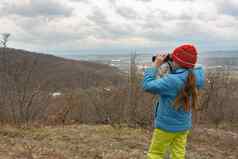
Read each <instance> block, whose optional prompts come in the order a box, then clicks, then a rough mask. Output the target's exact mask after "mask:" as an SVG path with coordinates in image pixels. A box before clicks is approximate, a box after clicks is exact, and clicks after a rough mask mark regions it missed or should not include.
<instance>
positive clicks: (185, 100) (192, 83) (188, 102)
mask: <svg viewBox="0 0 238 159" xmlns="http://www.w3.org/2000/svg"><path fill="white" fill-rule="evenodd" d="M182 105H183V107H184V111H186V112H189V111H190V110H191V108H192V109H195V110H196V109H197V105H198V89H197V87H196V77H195V75H194V73H193V71H192V70H191V69H189V70H188V77H187V80H186V82H185V85H184V87H183V88H182V89H181V91H180V93H179V94H178V95H177V97H176V98H175V101H174V107H175V108H176V109H178V108H179V107H180V106H182Z"/></svg>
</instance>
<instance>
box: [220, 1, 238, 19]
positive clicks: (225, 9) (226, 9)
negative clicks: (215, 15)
mask: <svg viewBox="0 0 238 159" xmlns="http://www.w3.org/2000/svg"><path fill="white" fill-rule="evenodd" d="M218 10H219V11H220V12H221V13H223V14H227V15H231V16H238V3H235V2H234V1H229V0H227V1H225V2H223V3H221V5H220V6H219V7H218Z"/></svg>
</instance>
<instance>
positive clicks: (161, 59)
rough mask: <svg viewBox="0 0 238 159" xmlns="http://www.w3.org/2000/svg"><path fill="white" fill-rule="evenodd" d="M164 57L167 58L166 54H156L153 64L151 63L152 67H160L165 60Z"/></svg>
mask: <svg viewBox="0 0 238 159" xmlns="http://www.w3.org/2000/svg"><path fill="white" fill-rule="evenodd" d="M166 56H167V54H158V55H157V56H156V59H155V62H154V63H153V65H154V66H155V67H160V66H161V65H162V64H163V62H164V59H165V58H166Z"/></svg>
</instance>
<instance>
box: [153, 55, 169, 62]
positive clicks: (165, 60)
mask: <svg viewBox="0 0 238 159" xmlns="http://www.w3.org/2000/svg"><path fill="white" fill-rule="evenodd" d="M156 58H157V56H153V57H152V62H155V60H156ZM168 61H173V59H172V56H171V54H167V56H166V57H165V59H164V61H163V63H165V62H168Z"/></svg>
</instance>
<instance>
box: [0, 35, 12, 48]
mask: <svg viewBox="0 0 238 159" xmlns="http://www.w3.org/2000/svg"><path fill="white" fill-rule="evenodd" d="M10 35H11V34H10V33H2V39H1V40H0V43H1V44H2V45H3V47H4V48H6V47H7V43H8V39H9V37H10Z"/></svg>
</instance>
